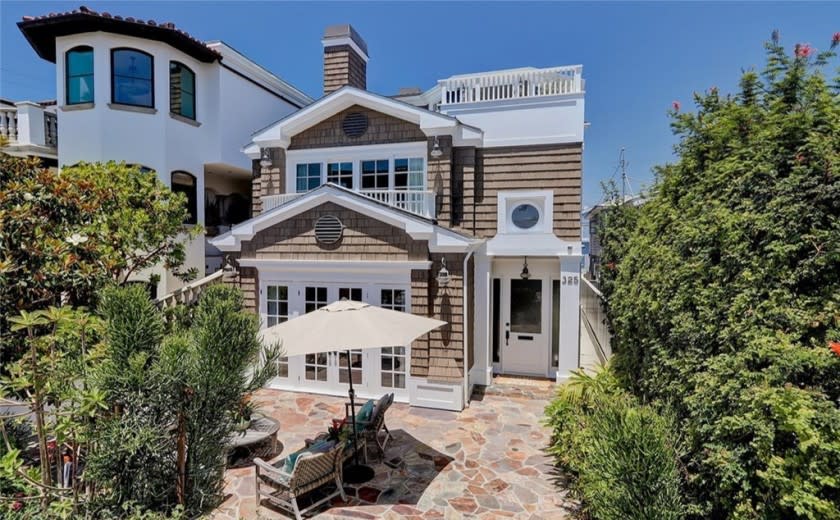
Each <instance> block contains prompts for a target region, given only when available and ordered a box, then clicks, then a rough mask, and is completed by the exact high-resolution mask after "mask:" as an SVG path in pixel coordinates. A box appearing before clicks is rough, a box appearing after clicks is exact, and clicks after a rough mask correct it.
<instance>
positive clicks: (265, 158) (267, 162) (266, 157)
mask: <svg viewBox="0 0 840 520" xmlns="http://www.w3.org/2000/svg"><path fill="white" fill-rule="evenodd" d="M272 164H274V163H273V162H272V161H271V150H269V149H268V148H263V149H262V152H261V157H260V167H262V168H271V165H272Z"/></svg>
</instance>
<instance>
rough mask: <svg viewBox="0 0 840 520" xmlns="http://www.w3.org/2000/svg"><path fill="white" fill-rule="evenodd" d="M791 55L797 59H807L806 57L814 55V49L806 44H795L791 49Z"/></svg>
mask: <svg viewBox="0 0 840 520" xmlns="http://www.w3.org/2000/svg"><path fill="white" fill-rule="evenodd" d="M793 54H794V55H795V56H796V57H797V58H807V57H808V56H810V55H812V54H814V48H813V47H811V46H810V45H809V44H807V43H797V44H796V46H795V47H794V48H793Z"/></svg>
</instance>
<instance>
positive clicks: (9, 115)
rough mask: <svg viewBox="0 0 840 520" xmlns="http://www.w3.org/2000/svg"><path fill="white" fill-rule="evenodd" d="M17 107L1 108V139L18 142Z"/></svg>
mask: <svg viewBox="0 0 840 520" xmlns="http://www.w3.org/2000/svg"><path fill="white" fill-rule="evenodd" d="M17 134H18V129H17V107H9V108H6V107H3V108H0V137H4V138H5V139H7V140H8V141H9V142H12V141H17Z"/></svg>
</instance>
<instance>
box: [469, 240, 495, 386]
mask: <svg viewBox="0 0 840 520" xmlns="http://www.w3.org/2000/svg"><path fill="white" fill-rule="evenodd" d="M473 283H474V284H475V305H474V309H473V317H472V319H473V324H474V327H473V331H474V335H473V347H472V348H473V349H474V352H475V364H474V365H473V370H474V374H473V375H472V377H473V381H475V383H476V384H479V385H485V386H488V385H490V384H491V383H492V382H493V354H492V353H491V352H490V349H492V348H493V346H492V344H491V342H490V337H491V336H490V327H491V325H490V322H491V321H492V320H491V316H490V257H489V256H487V244H483V245H482V246H481V247H480V248H478V249H477V250H476V252H475V281H474V282H473Z"/></svg>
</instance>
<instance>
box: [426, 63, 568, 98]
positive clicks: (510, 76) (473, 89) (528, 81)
mask: <svg viewBox="0 0 840 520" xmlns="http://www.w3.org/2000/svg"><path fill="white" fill-rule="evenodd" d="M582 74H583V67H582V66H580V65H575V66H571V67H553V68H550V69H518V70H510V71H499V72H490V73H486V74H472V75H463V76H456V77H452V78H449V79H444V80H441V81H439V82H438V83H439V84H440V86H441V104H443V105H455V104H464V103H480V102H483V101H500V100H508V99H520V98H531V97H545V96H562V95H568V94H579V93H581V92H583V80H582V78H581V76H582Z"/></svg>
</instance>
